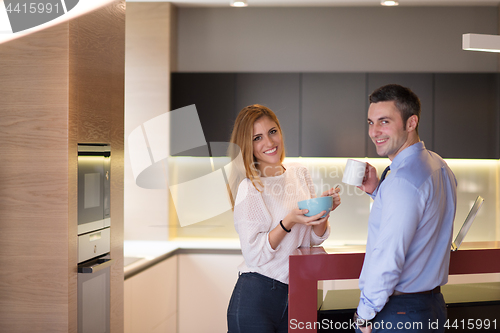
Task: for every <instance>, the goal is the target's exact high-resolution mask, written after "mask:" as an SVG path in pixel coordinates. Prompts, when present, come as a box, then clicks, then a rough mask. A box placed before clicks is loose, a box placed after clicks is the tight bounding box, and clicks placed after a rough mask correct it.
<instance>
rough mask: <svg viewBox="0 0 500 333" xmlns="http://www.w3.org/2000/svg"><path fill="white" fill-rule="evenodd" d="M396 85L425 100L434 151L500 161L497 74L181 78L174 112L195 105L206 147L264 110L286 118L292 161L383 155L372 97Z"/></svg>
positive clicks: (422, 130) (426, 135)
mask: <svg viewBox="0 0 500 333" xmlns="http://www.w3.org/2000/svg"><path fill="white" fill-rule="evenodd" d="M389 83H397V84H401V85H403V86H407V87H409V88H410V89H412V90H413V91H414V92H415V93H416V94H417V95H418V97H419V98H420V101H421V105H422V113H421V117H420V118H421V119H420V124H419V136H420V139H421V140H422V141H424V142H425V145H426V147H427V148H428V149H430V150H433V151H435V152H437V153H438V154H440V155H441V156H443V157H445V158H499V157H500V108H499V106H500V105H499V103H500V90H499V88H500V87H499V85H500V75H499V74H497V73H438V74H435V73H174V74H172V109H175V108H178V107H183V106H186V105H190V104H193V103H195V104H196V106H197V108H198V113H199V115H200V120H201V123H202V126H203V131H204V132H205V137H206V139H207V141H209V142H210V141H225V142H227V141H229V137H230V134H231V130H232V127H233V123H234V120H235V118H236V115H237V113H238V112H239V110H241V109H242V108H243V107H244V106H247V105H249V104H255V103H259V104H264V105H266V106H269V107H270V108H271V109H272V110H273V111H274V112H275V113H276V114H277V115H278V118H279V119H280V123H281V124H282V127H283V131H284V135H285V142H286V146H287V156H303V157H364V156H367V157H379V156H378V155H377V153H376V150H375V147H374V145H373V143H372V142H371V139H370V138H369V136H368V125H367V121H366V116H367V111H368V106H369V101H368V96H369V94H370V93H371V92H373V90H375V89H376V88H378V87H380V86H382V85H385V84H389ZM172 144H175V142H173V143H172ZM207 151H208V150H207V149H206V148H205V155H207V154H208V152H207ZM190 154H191V155H195V156H200V155H196V154H193V153H192V152H188V153H183V155H190ZM198 154H199V153H198Z"/></svg>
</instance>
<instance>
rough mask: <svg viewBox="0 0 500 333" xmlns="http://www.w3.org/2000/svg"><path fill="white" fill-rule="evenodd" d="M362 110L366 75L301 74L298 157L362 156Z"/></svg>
mask: <svg viewBox="0 0 500 333" xmlns="http://www.w3.org/2000/svg"><path fill="white" fill-rule="evenodd" d="M366 107H367V98H366V74H362V73H307V74H303V76H302V112H301V125H302V126H301V155H302V156H306V157H360V156H365V145H366V135H367V134H366V133H367V132H366V127H367V125H366V124H367V123H366Z"/></svg>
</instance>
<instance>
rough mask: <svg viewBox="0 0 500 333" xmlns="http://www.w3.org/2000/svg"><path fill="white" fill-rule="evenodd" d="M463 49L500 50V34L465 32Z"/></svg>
mask: <svg viewBox="0 0 500 333" xmlns="http://www.w3.org/2000/svg"><path fill="white" fill-rule="evenodd" d="M462 49H463V50H467V51H483V52H500V36H498V35H482V34H463V35H462Z"/></svg>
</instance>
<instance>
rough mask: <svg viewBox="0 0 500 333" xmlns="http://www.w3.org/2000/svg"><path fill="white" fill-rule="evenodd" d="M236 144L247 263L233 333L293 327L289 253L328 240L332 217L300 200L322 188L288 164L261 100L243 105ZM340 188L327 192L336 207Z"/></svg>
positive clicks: (237, 219) (231, 314) (233, 306)
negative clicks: (307, 207)
mask: <svg viewBox="0 0 500 333" xmlns="http://www.w3.org/2000/svg"><path fill="white" fill-rule="evenodd" d="M231 143H233V144H235V146H238V147H239V148H240V150H241V151H240V153H241V156H240V160H242V164H243V166H244V167H242V168H241V170H242V172H243V173H244V174H243V177H240V178H244V179H243V180H242V181H241V182H239V178H238V177H237V176H235V175H234V172H233V173H232V177H231V183H232V184H231V185H232V186H231V189H232V192H233V196H234V197H235V200H234V223H235V228H236V231H237V232H238V234H239V237H240V242H241V250H242V253H243V258H244V262H243V263H242V264H241V265H240V266H239V267H238V269H239V272H240V275H239V278H238V281H237V283H236V286H235V288H234V291H233V294H232V296H231V300H230V301H229V307H228V311H227V321H228V332H229V333H245V332H249V333H256V332H259V333H267V332H288V256H289V255H290V254H291V253H292V252H293V251H294V250H295V249H296V248H298V247H309V246H311V245H319V244H321V243H322V242H323V241H324V240H325V239H327V238H328V236H329V234H330V228H329V225H328V217H329V214H327V216H326V217H324V218H321V216H323V215H324V214H325V213H329V212H321V213H319V214H318V215H315V216H311V217H307V216H305V215H304V214H306V213H307V210H300V209H298V207H297V202H298V201H301V200H305V199H310V198H313V197H315V191H314V186H313V183H312V180H311V177H310V176H309V173H308V171H307V169H306V168H305V167H303V166H301V165H299V164H283V159H284V158H285V146H284V140H283V133H282V131H281V127H280V124H279V121H278V118H277V117H276V115H275V114H274V113H273V112H272V111H271V110H270V109H268V108H267V107H265V106H262V105H258V104H255V105H250V106H247V107H246V108H244V109H243V110H241V112H240V113H239V115H238V117H237V118H236V122H235V125H234V128H233V133H232V136H231ZM232 155H234V154H232ZM235 189H237V190H236V191H235ZM339 191H340V189H337V190H335V189H333V188H332V189H330V190H328V191H326V192H324V193H323V194H322V196H327V195H331V196H333V209H335V208H336V207H337V206H338V205H339V204H340V197H339V195H338V192H339ZM234 192H236V194H235V193H234Z"/></svg>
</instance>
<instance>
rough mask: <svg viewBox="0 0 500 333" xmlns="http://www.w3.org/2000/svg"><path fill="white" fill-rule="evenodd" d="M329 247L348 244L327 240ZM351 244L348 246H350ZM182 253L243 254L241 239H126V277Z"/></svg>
mask: <svg viewBox="0 0 500 333" xmlns="http://www.w3.org/2000/svg"><path fill="white" fill-rule="evenodd" d="M323 246H325V247H327V248H343V247H345V246H347V245H345V244H344V243H339V242H338V241H332V240H326V241H325V242H324V243H323ZM349 247H350V246H347V248H349ZM181 253H210V254H241V246H240V241H239V239H216V238H215V239H196V238H178V239H176V240H174V241H152V240H151V241H149V240H126V241H125V242H124V246H123V255H124V260H123V261H124V266H125V267H124V273H125V279H127V278H129V277H132V276H133V275H135V274H137V273H139V272H141V271H143V270H145V269H147V268H149V267H151V266H153V265H155V264H157V263H159V262H160V261H163V260H165V259H168V258H169V257H171V256H173V255H176V254H181Z"/></svg>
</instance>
